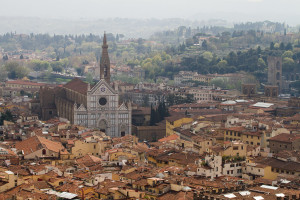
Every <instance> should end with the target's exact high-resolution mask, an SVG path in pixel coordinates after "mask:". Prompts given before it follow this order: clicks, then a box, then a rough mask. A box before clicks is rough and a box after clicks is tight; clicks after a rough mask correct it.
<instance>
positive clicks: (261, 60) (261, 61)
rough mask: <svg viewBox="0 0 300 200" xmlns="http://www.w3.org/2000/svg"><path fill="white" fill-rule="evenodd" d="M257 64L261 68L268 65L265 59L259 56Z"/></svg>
mask: <svg viewBox="0 0 300 200" xmlns="http://www.w3.org/2000/svg"><path fill="white" fill-rule="evenodd" d="M257 66H258V67H259V68H260V69H264V68H265V67H266V66H267V65H266V62H265V61H264V59H262V58H258V60H257Z"/></svg>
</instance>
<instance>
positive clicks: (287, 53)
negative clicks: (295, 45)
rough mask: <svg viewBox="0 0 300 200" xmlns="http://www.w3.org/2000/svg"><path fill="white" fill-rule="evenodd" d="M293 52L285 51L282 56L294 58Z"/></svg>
mask: <svg viewBox="0 0 300 200" xmlns="http://www.w3.org/2000/svg"><path fill="white" fill-rule="evenodd" d="M293 55H294V54H293V52H292V51H285V52H284V53H283V54H282V57H283V58H293Z"/></svg>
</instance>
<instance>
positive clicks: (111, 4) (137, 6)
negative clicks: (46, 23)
mask: <svg viewBox="0 0 300 200" xmlns="http://www.w3.org/2000/svg"><path fill="white" fill-rule="evenodd" d="M299 7H300V1H298V0H198V1H196V0H185V1H182V0H128V1H124V0H101V1H99V0H63V1H61V0H52V1H47V0H44V1H40V0H27V1H20V0H10V1H2V2H1V7H0V16H11V17H16V16H18V17H40V18H64V19H99V18H138V19H141V18H158V19H161V18H185V19H197V20H208V19H224V20H230V21H232V22H241V21H264V20H271V21H279V22H286V23H288V24H291V25H297V24H298V22H297V19H299Z"/></svg>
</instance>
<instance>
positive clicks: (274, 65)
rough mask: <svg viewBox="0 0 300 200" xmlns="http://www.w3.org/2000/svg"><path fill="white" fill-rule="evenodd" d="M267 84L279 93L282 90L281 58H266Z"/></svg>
mask: <svg viewBox="0 0 300 200" xmlns="http://www.w3.org/2000/svg"><path fill="white" fill-rule="evenodd" d="M268 84H270V85H272V86H277V87H278V91H279V93H280V91H281V89H282V59H281V57H273V56H269V57H268Z"/></svg>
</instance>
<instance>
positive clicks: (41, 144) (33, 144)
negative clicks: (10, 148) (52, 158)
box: [15, 136, 64, 155]
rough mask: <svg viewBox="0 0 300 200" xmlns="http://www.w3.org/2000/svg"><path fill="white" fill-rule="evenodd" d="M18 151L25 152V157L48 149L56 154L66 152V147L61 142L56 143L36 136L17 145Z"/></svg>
mask: <svg viewBox="0 0 300 200" xmlns="http://www.w3.org/2000/svg"><path fill="white" fill-rule="evenodd" d="M15 147H16V149H18V150H20V151H21V150H23V152H24V155H28V154H31V153H33V152H35V151H37V150H40V149H43V148H46V149H49V150H51V151H54V152H57V153H58V152H59V151H64V147H63V146H62V144H61V143H59V142H54V141H51V140H48V139H46V138H43V137H39V136H34V137H31V138H28V139H26V140H24V141H22V142H18V143H16V146H15Z"/></svg>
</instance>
